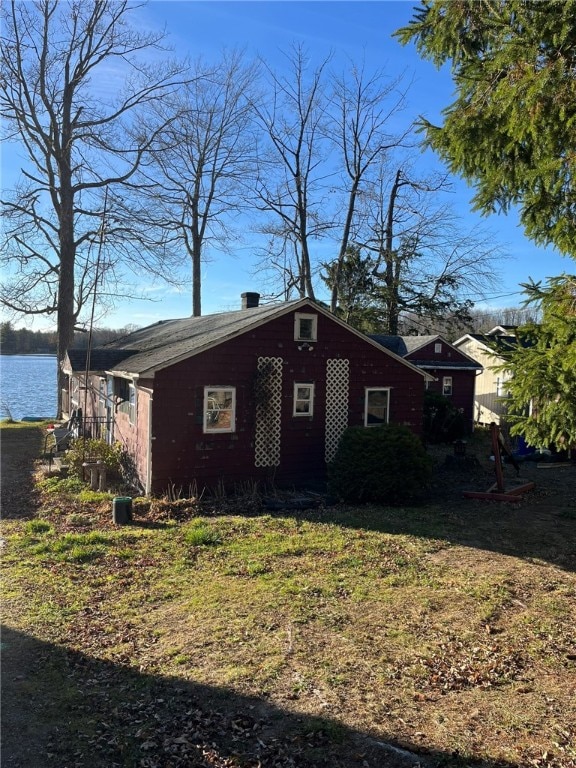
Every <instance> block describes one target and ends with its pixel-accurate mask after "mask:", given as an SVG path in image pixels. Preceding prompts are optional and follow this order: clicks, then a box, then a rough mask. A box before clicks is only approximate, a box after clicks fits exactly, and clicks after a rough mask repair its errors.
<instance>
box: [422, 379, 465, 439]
mask: <svg viewBox="0 0 576 768" xmlns="http://www.w3.org/2000/svg"><path fill="white" fill-rule="evenodd" d="M467 430H468V425H467V424H466V421H465V419H464V414H463V413H462V410H461V409H460V408H456V407H455V406H454V405H453V403H452V401H451V400H450V398H448V397H444V395H440V394H439V393H438V392H429V391H428V392H426V393H425V394H424V439H425V440H426V441H427V442H428V443H451V442H452V441H453V440H460V439H461V438H463V437H466V436H467Z"/></svg>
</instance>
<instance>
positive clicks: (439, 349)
mask: <svg viewBox="0 0 576 768" xmlns="http://www.w3.org/2000/svg"><path fill="white" fill-rule="evenodd" d="M434 352H435V353H436V354H437V355H439V354H440V352H442V344H439V343H438V342H436V344H434Z"/></svg>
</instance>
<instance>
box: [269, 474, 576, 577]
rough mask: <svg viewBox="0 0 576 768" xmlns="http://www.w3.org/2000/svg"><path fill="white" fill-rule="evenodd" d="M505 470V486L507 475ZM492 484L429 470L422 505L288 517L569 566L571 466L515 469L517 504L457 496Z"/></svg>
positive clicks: (574, 547) (575, 500)
mask: <svg viewBox="0 0 576 768" xmlns="http://www.w3.org/2000/svg"><path fill="white" fill-rule="evenodd" d="M515 474H516V473H515V472H514V471H513V470H512V468H511V467H508V468H506V469H505V487H506V488H508V487H511V486H512V485H513V484H514V482H515V480H516V477H515ZM494 482H495V477H494V472H493V469H492V468H483V467H482V466H480V467H479V468H478V469H476V470H473V471H470V472H465V473H462V472H454V471H450V470H448V469H445V468H443V467H439V468H436V470H435V474H434V481H433V487H432V491H431V494H430V498H429V499H428V501H427V503H425V504H422V505H421V506H417V507H409V506H405V507H385V506H382V505H374V504H365V505H360V506H356V507H352V506H348V505H338V504H337V505H334V506H325V507H320V508H318V509H307V510H299V511H296V512H290V511H288V512H284V513H282V512H281V511H272V514H277V515H281V514H291V515H294V516H295V517H297V518H300V519H308V520H311V521H315V522H327V523H336V524H338V525H342V526H347V527H353V528H360V529H366V530H374V531H380V532H383V533H392V534H407V535H411V536H418V537H425V538H430V539H444V540H446V541H449V542H450V543H452V544H458V545H462V546H466V547H472V548H476V549H483V550H488V551H491V552H497V553H500V554H503V555H510V556H513V557H519V558H523V559H536V560H543V561H545V562H548V563H551V564H553V565H556V566H559V567H560V568H562V569H564V570H567V571H576V465H574V466H566V467H551V468H548V469H544V468H538V467H537V466H536V465H535V464H533V463H530V464H527V465H525V466H522V467H521V472H520V475H519V478H518V482H521V483H526V482H534V483H535V488H534V489H533V490H531V491H529V492H527V493H526V494H524V495H523V496H522V497H521V498H520V501H517V502H496V501H483V500H477V499H469V498H464V497H463V491H464V490H474V491H486V490H487V489H488V488H489V487H490V486H491V485H492V484H493V483H494Z"/></svg>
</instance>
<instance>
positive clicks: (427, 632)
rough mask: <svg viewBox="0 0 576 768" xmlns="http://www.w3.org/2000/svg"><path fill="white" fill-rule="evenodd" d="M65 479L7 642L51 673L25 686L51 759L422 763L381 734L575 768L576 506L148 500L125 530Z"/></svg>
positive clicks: (42, 525) (448, 750) (15, 588)
mask: <svg viewBox="0 0 576 768" xmlns="http://www.w3.org/2000/svg"><path fill="white" fill-rule="evenodd" d="M553 471H558V472H559V471H561V470H553ZM568 471H572V470H571V469H569V470H568ZM570 479H571V481H572V482H573V480H572V477H571V478H570ZM49 486H50V484H49V483H48V487H46V486H45V487H44V489H43V491H42V494H41V498H40V499H39V501H38V510H37V513H36V514H35V516H34V517H30V518H28V519H25V518H23V519H12V520H6V521H5V522H4V524H3V536H4V538H5V540H6V546H5V550H4V555H3V560H2V567H3V592H4V599H3V604H4V621H5V626H6V629H5V637H7V638H8V640H9V641H13V642H16V641H17V640H18V639H22V638H27V639H28V640H30V639H32V640H33V643H34V647H33V649H32V651H31V653H32V654H33V655H34V658H35V659H41V660H42V663H37V664H36V665H34V666H33V668H31V669H30V673H29V674H27V676H26V681H25V685H26V686H27V691H26V692H27V695H29V696H31V697H34V696H38V697H40V698H43V697H47V699H49V700H50V703H49V705H47V707H46V709H45V710H44V712H43V717H44V718H45V720H46V721H49V720H50V718H51V717H54V715H53V714H51V712H52V711H54V712H56V711H57V712H59V713H60V718H61V720H62V722H65V723H66V727H65V728H61V729H60V735H59V737H58V743H57V744H53V753H50V750H48V753H49V756H50V754H52V759H53V760H54V761H55V762H54V764H55V765H64V764H66V765H85V766H91V765H94V766H100V765H101V766H113V765H125V766H144V768H146V766H148V767H149V768H152V767H153V766H166V767H168V766H185V765H189V766H196V765H198V766H203V765H206V766H234V767H236V766H238V767H240V766H242V767H245V768H247V767H248V766H250V767H252V768H255V767H256V766H258V765H260V766H263V767H265V766H270V767H272V766H274V767H275V766H288V765H293V766H304V765H332V766H340V765H341V766H356V765H358V766H387V765H390V766H395V765H401V764H402V765H403V764H409V762H410V759H409V756H408V755H405V754H403V753H402V752H396V751H395V750H394V749H391V750H389V751H385V752H378V750H376V747H375V743H376V742H385V743H386V744H388V745H393V747H395V748H398V749H401V750H408V751H410V752H411V753H413V754H414V755H417V756H418V757H414V758H412V760H413V763H412V764H418V761H420V760H421V764H422V765H425V764H427V765H443V766H466V765H476V764H478V765H486V766H550V767H553V768H571V767H573V766H575V765H576V707H575V701H576V576H575V573H574V565H573V564H574V551H575V549H576V543H575V542H576V537H575V535H574V528H575V526H576V514H574V515H571V514H570V510H569V509H568V508H566V509H563V508H562V509H559V508H557V507H554V508H549V507H548V506H546V497H545V496H542V497H540V498H539V499H537V501H538V500H539V501H540V504H537V503H535V502H534V503H532V504H524V502H522V503H521V504H520V505H514V507H513V508H512V506H511V505H504V504H499V503H496V504H486V503H482V502H476V501H462V502H461V503H460V504H459V505H454V504H451V505H446V506H444V505H442V504H441V503H434V504H432V505H429V506H426V507H420V508H415V509H393V508H382V507H361V508H350V507H343V506H336V507H328V508H320V509H316V510H310V511H304V512H297V513H281V512H278V513H274V514H272V515H271V514H266V513H265V512H264V511H262V510H261V509H260V508H259V506H258V505H257V504H256V503H255V501H254V499H252V498H246V499H243V500H242V499H241V500H237V501H236V502H235V503H234V505H233V506H228V507H227V508H226V509H224V510H222V508H220V509H216V508H214V509H210V508H209V505H208V504H207V503H205V502H203V503H202V504H201V505H194V504H193V503H191V502H176V503H173V504H169V503H167V502H154V503H152V505H150V502H144V501H142V502H135V504H134V520H133V522H132V524H130V525H127V526H114V525H113V524H112V522H111V520H110V506H111V500H110V497H101V496H99V495H94V494H90V493H85V494H83V495H80V496H78V495H77V494H66V493H64V492H63V490H62V486H60V488H58V487H56V488H54V487H52V488H50V487H49ZM542 531H548V532H549V535H548V537H546V540H545V541H544V534H543V533H542ZM47 690H49V691H50V694H47ZM364 737H370V739H373V740H375V741H370V740H365V741H364V740H363V739H364ZM375 750H376V751H375ZM62 755H66V756H67V759H70V760H71V761H70V762H67V763H64V762H62V759H63V758H62ZM68 756H72V757H68ZM47 759H48V758H47ZM72 759H74V760H75V761H76V762H72ZM404 760H408V763H404V762H403V761H404ZM195 761H196V762H195ZM290 761H292V762H290ZM414 761H416V762H414Z"/></svg>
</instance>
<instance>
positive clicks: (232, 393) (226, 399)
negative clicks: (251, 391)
mask: <svg viewBox="0 0 576 768" xmlns="http://www.w3.org/2000/svg"><path fill="white" fill-rule="evenodd" d="M235 431H236V389H235V388H234V387H204V432H235Z"/></svg>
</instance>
